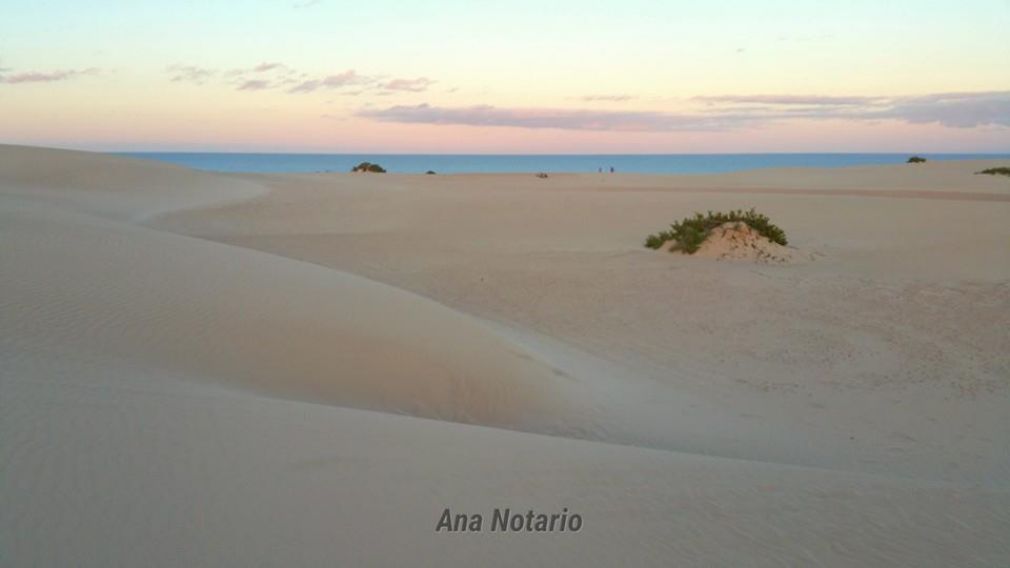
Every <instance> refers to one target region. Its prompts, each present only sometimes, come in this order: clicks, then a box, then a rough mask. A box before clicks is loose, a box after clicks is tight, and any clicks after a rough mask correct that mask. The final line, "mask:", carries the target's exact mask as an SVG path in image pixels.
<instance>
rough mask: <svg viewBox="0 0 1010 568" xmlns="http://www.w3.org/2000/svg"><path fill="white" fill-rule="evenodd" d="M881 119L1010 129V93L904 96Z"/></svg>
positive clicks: (958, 126) (884, 111)
mask: <svg viewBox="0 0 1010 568" xmlns="http://www.w3.org/2000/svg"><path fill="white" fill-rule="evenodd" d="M879 116H880V117H882V118H895V119H898V120H904V121H906V122H911V123H918V124H921V123H931V122H936V123H940V124H943V125H945V126H953V127H957V128H972V127H975V126H986V125H997V126H1010V91H992V92H986V93H937V94H932V95H924V96H918V97H904V98H901V99H898V100H897V101H895V103H894V104H893V105H892V106H891V107H890V108H887V109H884V110H881V111H880V112H879Z"/></svg>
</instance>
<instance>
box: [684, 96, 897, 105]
mask: <svg viewBox="0 0 1010 568" xmlns="http://www.w3.org/2000/svg"><path fill="white" fill-rule="evenodd" d="M693 100H696V101H700V102H706V103H731V104H734V103H739V104H763V105H825V106H831V105H866V104H872V103H875V102H878V101H880V100H882V98H881V97H835V96H825V95H717V96H704V97H694V99H693Z"/></svg>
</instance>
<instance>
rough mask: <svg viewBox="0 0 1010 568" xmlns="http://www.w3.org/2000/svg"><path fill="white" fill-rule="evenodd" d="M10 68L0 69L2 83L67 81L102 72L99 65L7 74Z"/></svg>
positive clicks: (0, 81)
mask: <svg viewBox="0 0 1010 568" xmlns="http://www.w3.org/2000/svg"><path fill="white" fill-rule="evenodd" d="M7 71H10V70H9V69H2V70H0V73H2V74H0V83H6V84H9V85H17V84H21V83H55V82H58V81H67V80H70V79H74V78H76V77H80V76H83V75H97V74H99V73H100V72H101V70H99V69H98V68H97V67H89V68H86V69H58V70H55V71H20V72H17V73H12V74H6V72H7Z"/></svg>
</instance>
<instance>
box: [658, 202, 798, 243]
mask: <svg viewBox="0 0 1010 568" xmlns="http://www.w3.org/2000/svg"><path fill="white" fill-rule="evenodd" d="M731 222H743V223H746V224H747V225H748V226H749V227H750V228H751V229H754V230H755V231H757V233H758V234H759V235H761V236H763V237H765V238H767V239H768V240H770V241H772V242H774V243H778V244H780V245H785V244H787V243H788V241H787V240H786V234H785V232H784V231H783V230H782V229H780V228H778V227H777V226H775V225H773V224H772V223H771V220H769V219H768V217H767V216H766V215H762V214H761V213H758V212H757V211H755V210H754V209H753V208H752V209H750V210H749V211H744V210H742V209H740V210H737V211H730V212H729V213H722V212H719V213H713V212H712V211H709V212H708V214H706V215H702V214H701V213H695V214H694V217H685V218H684V219H683V220H681V221H678V222H676V223H674V224H672V225H670V230H668V231H661V232H659V233H656V234H654V235H649V236H648V237H647V238H646V239H645V246H646V247H648V248H651V249H658V248H661V247H662V246H663V245H664V244H666V243H667V242H669V241H674V247H673V248H674V249H677V250H682V251H684V252H686V253H688V254H693V253H694V252H695V251H697V250H698V247H700V246H701V243H703V242H705V239H707V238H708V236H709V234H710V233H711V232H712V229H714V228H716V227H718V226H720V225H722V224H724V223H731Z"/></svg>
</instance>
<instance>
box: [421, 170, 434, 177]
mask: <svg viewBox="0 0 1010 568" xmlns="http://www.w3.org/2000/svg"><path fill="white" fill-rule="evenodd" d="M424 175H426V176H433V175H435V170H428V171H426V172H424Z"/></svg>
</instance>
